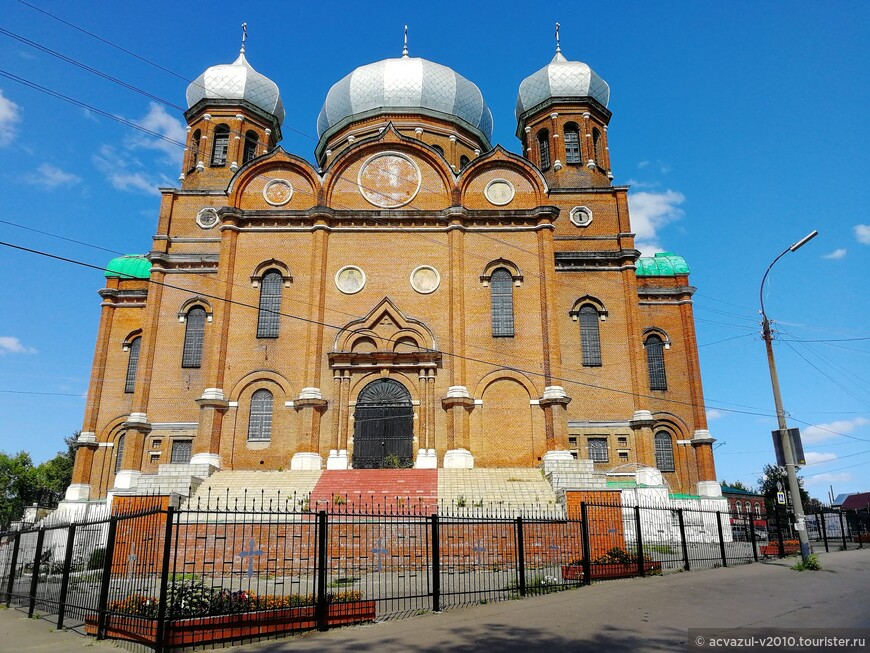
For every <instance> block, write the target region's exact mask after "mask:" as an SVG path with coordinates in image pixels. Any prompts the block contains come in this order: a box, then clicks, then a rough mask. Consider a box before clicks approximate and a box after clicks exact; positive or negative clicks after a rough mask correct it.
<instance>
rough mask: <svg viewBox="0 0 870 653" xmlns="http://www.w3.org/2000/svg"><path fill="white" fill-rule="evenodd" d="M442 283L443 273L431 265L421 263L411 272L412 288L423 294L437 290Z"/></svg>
mask: <svg viewBox="0 0 870 653" xmlns="http://www.w3.org/2000/svg"><path fill="white" fill-rule="evenodd" d="M440 285H441V275H440V274H438V270H436V269H435V268H433V267H432V266H431V265H420V266H418V267H416V268H414V271H413V272H411V288H413V289H414V290H416V291H417V292H418V293H420V294H421V295H428V294H429V293H432V292H435V291H436V290H437V289H438V286H440Z"/></svg>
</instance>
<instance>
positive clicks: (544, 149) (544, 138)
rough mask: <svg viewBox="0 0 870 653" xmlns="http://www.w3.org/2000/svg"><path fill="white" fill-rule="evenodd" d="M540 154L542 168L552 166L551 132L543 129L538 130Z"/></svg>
mask: <svg viewBox="0 0 870 653" xmlns="http://www.w3.org/2000/svg"><path fill="white" fill-rule="evenodd" d="M538 156H539V157H540V160H541V170H547V169H548V168H549V167H550V132H548V131H547V130H546V129H542V130H541V131H539V132H538Z"/></svg>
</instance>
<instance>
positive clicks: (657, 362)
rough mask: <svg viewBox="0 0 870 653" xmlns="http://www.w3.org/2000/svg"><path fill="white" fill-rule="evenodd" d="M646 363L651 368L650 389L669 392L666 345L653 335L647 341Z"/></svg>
mask: <svg viewBox="0 0 870 653" xmlns="http://www.w3.org/2000/svg"><path fill="white" fill-rule="evenodd" d="M645 348H646V363H647V366H648V367H649V389H650V390H667V389H668V378H667V375H666V374H665V345H664V343H663V342H662V339H661V338H659V337H658V336H656V335H652V336H650V337H649V338H647V339H646V343H645Z"/></svg>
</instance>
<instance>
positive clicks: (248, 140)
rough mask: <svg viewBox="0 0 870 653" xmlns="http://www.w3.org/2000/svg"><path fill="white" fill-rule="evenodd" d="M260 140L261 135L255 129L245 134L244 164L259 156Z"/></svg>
mask: <svg viewBox="0 0 870 653" xmlns="http://www.w3.org/2000/svg"><path fill="white" fill-rule="evenodd" d="M259 140H260V137H259V136H257V132H255V131H253V130H251V131H249V132H247V133H246V134H245V152H244V154H243V155H242V163H243V164H245V163H247V162H248V161H250V160H251V159H253V158H254V157H255V156H257V144H258V143H259Z"/></svg>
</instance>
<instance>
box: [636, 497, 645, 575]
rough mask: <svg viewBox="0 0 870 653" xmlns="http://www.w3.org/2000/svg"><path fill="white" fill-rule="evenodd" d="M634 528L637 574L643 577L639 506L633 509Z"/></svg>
mask: <svg viewBox="0 0 870 653" xmlns="http://www.w3.org/2000/svg"><path fill="white" fill-rule="evenodd" d="M634 527H635V530H636V531H637V574H638V576H641V577H642V576H643V575H644V573H643V535H642V534H641V528H640V506H635V507H634Z"/></svg>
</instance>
